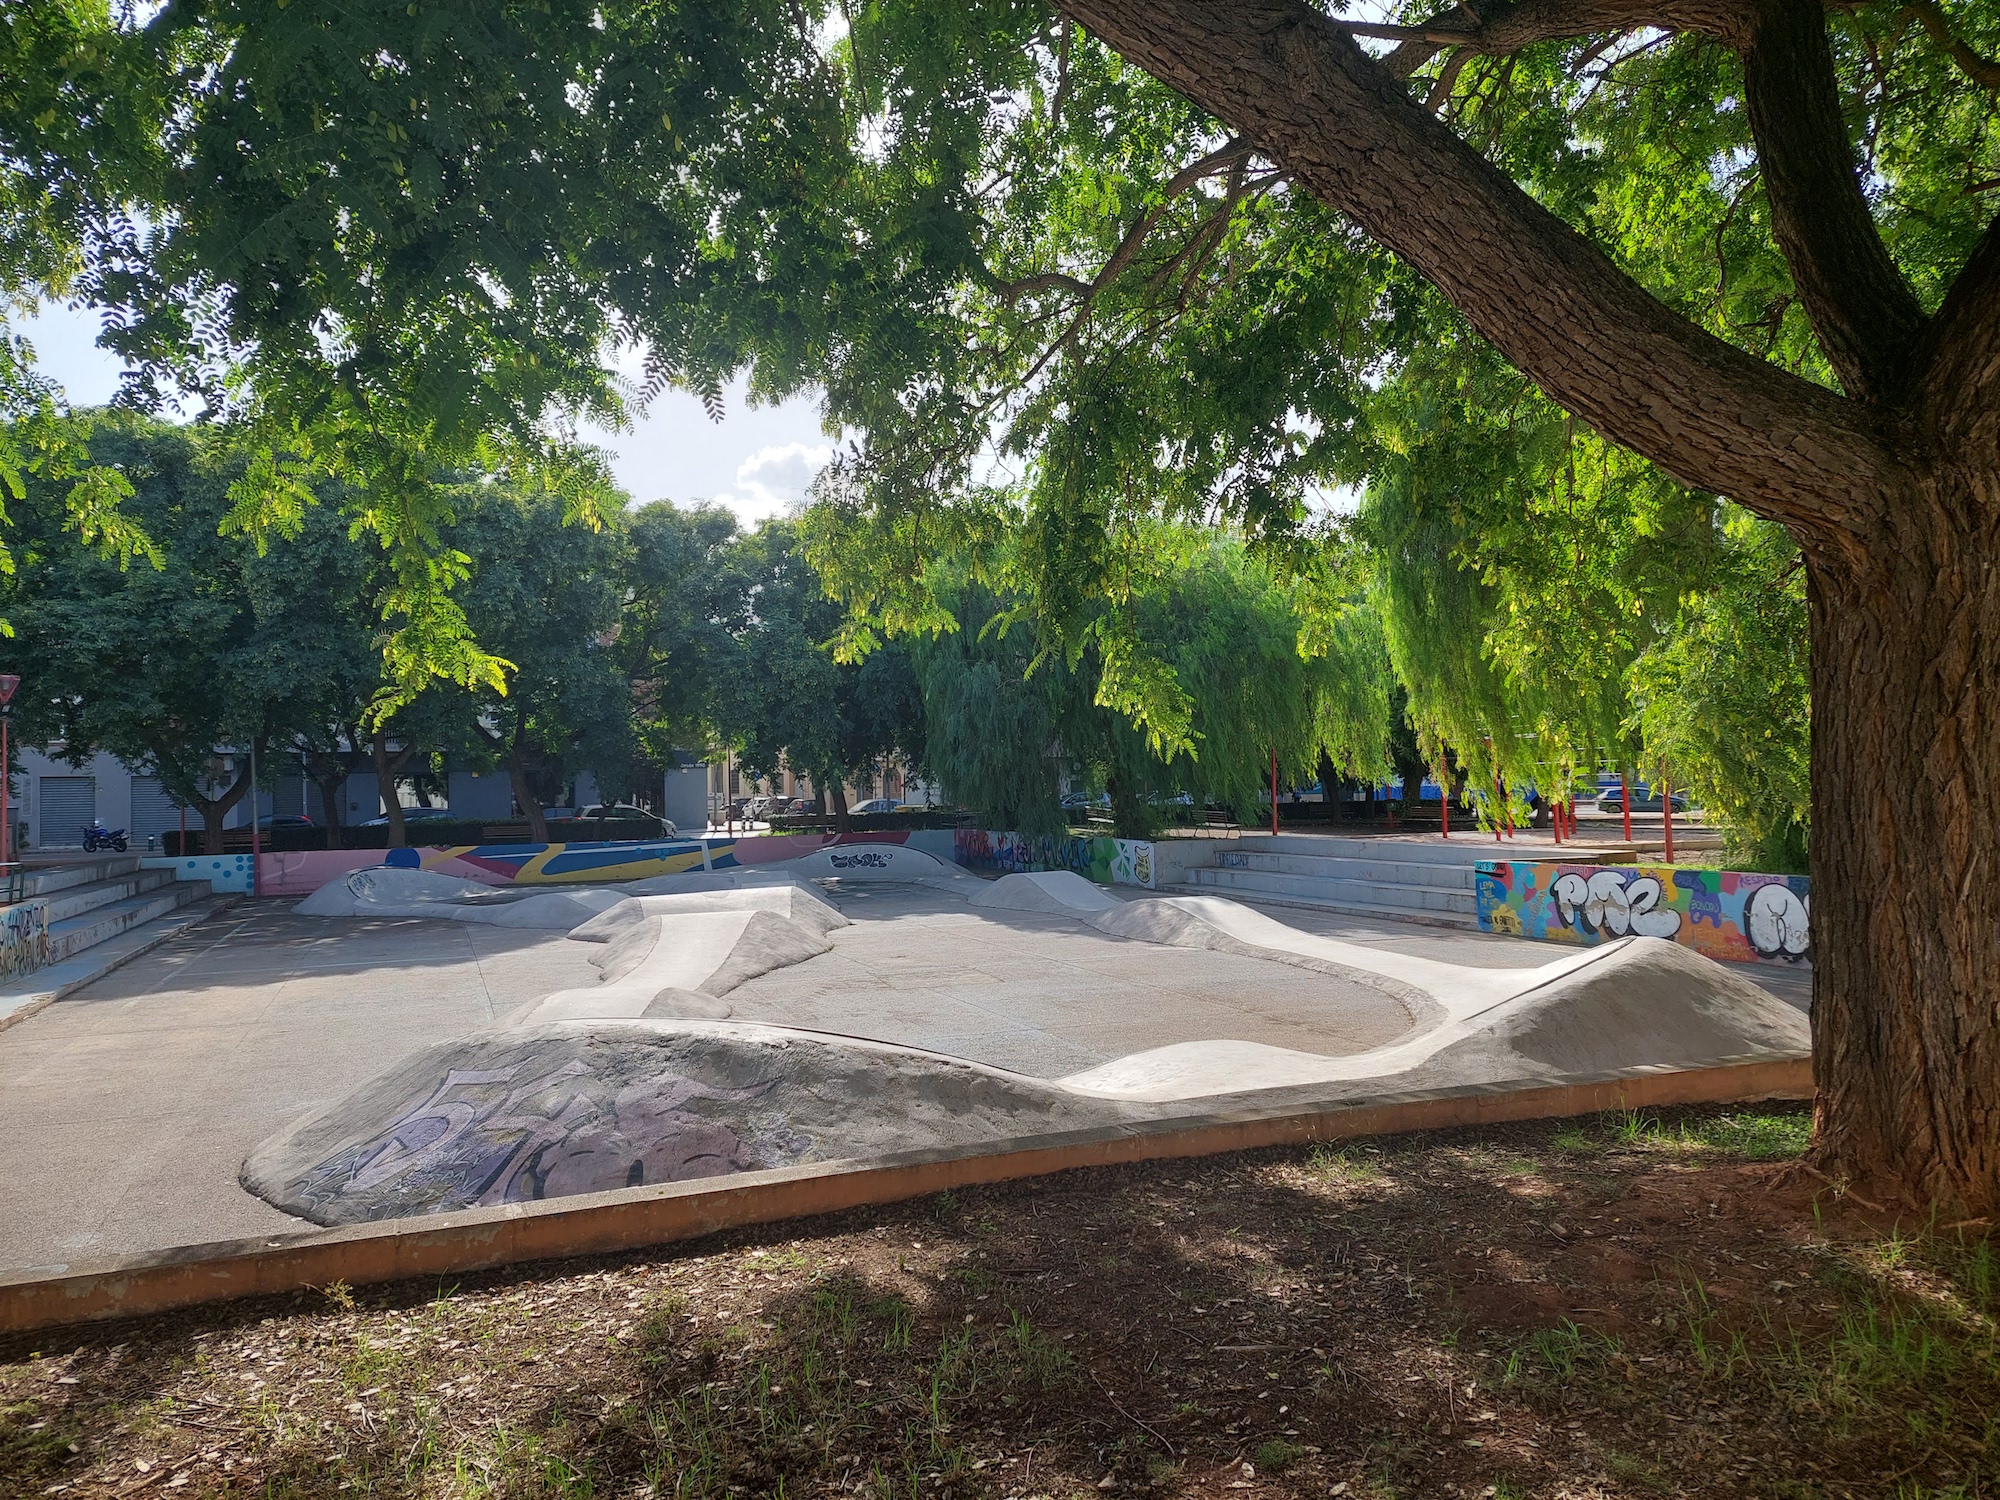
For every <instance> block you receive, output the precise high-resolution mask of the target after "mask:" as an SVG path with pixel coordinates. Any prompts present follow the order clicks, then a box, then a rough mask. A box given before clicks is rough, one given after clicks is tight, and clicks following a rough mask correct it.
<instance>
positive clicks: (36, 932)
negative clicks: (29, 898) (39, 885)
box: [0, 902, 49, 974]
mask: <svg viewBox="0 0 2000 1500" xmlns="http://www.w3.org/2000/svg"><path fill="white" fill-rule="evenodd" d="M48 961H49V912H48V908H47V907H46V906H43V905H42V904H41V903H40V902H24V903H22V904H21V905H18V906H10V907H8V908H7V909H6V910H5V911H0V974H31V973H33V972H34V971H35V970H36V969H39V968H41V967H42V965H43V964H45V963H47V962H48Z"/></svg>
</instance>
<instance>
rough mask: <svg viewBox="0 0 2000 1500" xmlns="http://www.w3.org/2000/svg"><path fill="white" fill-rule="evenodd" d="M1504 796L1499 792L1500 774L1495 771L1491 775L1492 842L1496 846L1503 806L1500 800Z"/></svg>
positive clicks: (1498, 838)
mask: <svg viewBox="0 0 2000 1500" xmlns="http://www.w3.org/2000/svg"><path fill="white" fill-rule="evenodd" d="M1506 795H1507V794H1506V793H1505V792H1503V791H1501V790H1500V773H1499V772H1498V771H1495V772H1494V773H1493V842H1494V843H1496V844H1497V843H1499V842H1500V809H1501V807H1502V805H1503V802H1502V799H1503V798H1504V797H1506Z"/></svg>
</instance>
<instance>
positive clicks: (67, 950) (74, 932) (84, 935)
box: [49, 871, 205, 964]
mask: <svg viewBox="0 0 2000 1500" xmlns="http://www.w3.org/2000/svg"><path fill="white" fill-rule="evenodd" d="M164 873H167V874H171V873H172V872H171V871H166V872H164ZM204 894H205V891H204V888H203V887H202V886H201V885H200V884H199V883H198V882H195V881H173V882H169V883H168V884H165V885H158V886H155V887H154V888H153V889H151V890H146V891H141V892H139V893H138V894H137V895H131V896H126V897H124V898H123V899H121V900H116V901H107V902H105V903H104V904H103V905H102V906H93V907H91V908H90V909H89V910H88V911H84V912H80V913H79V914H77V915H76V916H73V917H68V918H65V919H64V920H62V921H60V922H51V923H49V962H50V963H52V964H58V963H61V962H62V961H63V960H64V959H66V958H70V957H73V956H74V955H76V954H78V953H81V952H82V951H83V950H84V949H86V948H94V947H96V946H97V945H98V944H99V943H104V942H108V941H110V940H111V939H112V938H115V937H117V936H118V935H119V934H120V933H122V932H127V931H129V930H130V929H132V928H134V927H138V926H140V925H142V924H143V923H146V922H150V921H152V920H153V919H154V918H155V917H163V916H165V915H166V914H167V913H168V912H171V911H176V910H178V909H179V908H181V907H183V906H187V905H189V904H190V903H192V902H194V901H196V900H198V899H199V898H200V897H201V896H202V895H204Z"/></svg>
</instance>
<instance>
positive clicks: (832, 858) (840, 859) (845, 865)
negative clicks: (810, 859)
mask: <svg viewBox="0 0 2000 1500" xmlns="http://www.w3.org/2000/svg"><path fill="white" fill-rule="evenodd" d="M826 857H827V861H828V863H830V864H831V865H832V866H833V867H834V868H835V869H836V870H886V869H888V868H889V856H888V855H887V854H885V853H883V852H882V851H881V850H879V849H863V850H861V851H859V852H858V853H854V854H846V853H842V852H841V851H839V850H834V849H829V850H828V851H827V855H826Z"/></svg>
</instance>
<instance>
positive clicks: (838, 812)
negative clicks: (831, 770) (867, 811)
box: [826, 776, 854, 833]
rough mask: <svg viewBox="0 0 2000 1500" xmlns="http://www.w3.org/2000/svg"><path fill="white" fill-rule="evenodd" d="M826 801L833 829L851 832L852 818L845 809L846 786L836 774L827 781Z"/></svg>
mask: <svg viewBox="0 0 2000 1500" xmlns="http://www.w3.org/2000/svg"><path fill="white" fill-rule="evenodd" d="M826 802H827V808H828V810H829V811H830V812H832V814H833V831H834V832H835V833H852V832H853V831H854V818H853V815H852V814H850V813H849V812H848V810H847V787H846V785H845V784H844V783H843V782H842V781H841V780H840V778H839V777H837V776H836V777H835V778H834V779H833V780H832V781H830V782H828V783H827V788H826Z"/></svg>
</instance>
